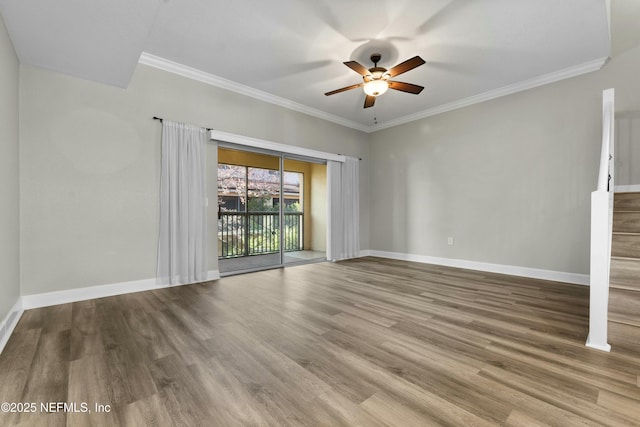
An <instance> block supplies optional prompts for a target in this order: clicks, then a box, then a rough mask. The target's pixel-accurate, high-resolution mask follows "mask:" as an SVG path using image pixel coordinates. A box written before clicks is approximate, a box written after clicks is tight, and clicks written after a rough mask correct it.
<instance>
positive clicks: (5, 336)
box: [0, 298, 24, 354]
mask: <svg viewBox="0 0 640 427" xmlns="http://www.w3.org/2000/svg"><path fill="white" fill-rule="evenodd" d="M22 313H24V309H23V308H22V298H18V300H17V301H16V303H15V304H14V305H13V307H11V310H9V313H7V315H6V316H5V318H4V319H2V321H1V322H0V354H1V353H2V350H4V346H5V345H7V342H8V341H9V337H10V336H11V334H12V333H13V330H14V329H15V328H16V325H17V324H18V321H19V320H20V317H22Z"/></svg>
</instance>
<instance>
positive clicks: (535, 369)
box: [0, 258, 640, 427]
mask: <svg viewBox="0 0 640 427" xmlns="http://www.w3.org/2000/svg"><path fill="white" fill-rule="evenodd" d="M587 313H588V288H587V287H583V286H575V285H565V284H559V283H554V282H545V281H540V280H533V279H523V278H517V277H509V276H501V275H497V274H488V273H481V272H473V271H468V270H459V269H453V268H446V267H437V266H429V265H423V264H412V263H407V262H400V261H390V260H383V259H377V258H362V259H357V260H352V261H348V262H341V263H335V264H332V263H321V264H311V265H305V266H299V267H292V268H289V269H284V270H270V271H265V272H260V273H253V274H249V275H242V276H234V277H227V278H224V279H222V280H219V281H217V282H210V283H205V284H201V285H192V286H184V287H179V288H168V289H163V290H159V291H151V292H142V293H137V294H129V295H123V296H117V297H110V298H103V299H98V300H92V301H86V302H78V303H73V304H66V305H60V306H55V307H49V308H43V309H37V310H29V311H27V312H25V313H24V316H23V317H22V319H21V321H20V323H19V325H18V327H17V328H16V331H15V333H14V334H13V336H12V337H11V339H10V341H9V343H8V344H7V347H6V348H5V350H4V352H3V353H2V355H0V402H22V403H30V402H35V403H37V404H38V405H40V402H70V403H75V404H76V405H77V406H78V408H77V409H78V411H80V412H56V413H42V412H40V410H39V408H38V411H36V413H22V414H18V413H3V414H0V425H3V426H4V425H14V424H19V425H28V426H32V425H51V426H55V425H65V424H66V425H71V426H85V425H105V426H117V425H129V426H142V425H160V426H164V425H167V426H169V425H194V426H213V425H224V426H226V425H296V426H298V425H309V426H317V425H326V426H334V425H362V426H376V425H396V426H414V425H415V426H428V425H457V426H471V425H478V426H487V425H508V426H534V425H553V426H562V427H566V426H572V425H593V426H596V425H640V377H639V376H640V354H639V353H638V351H637V347H634V345H636V346H637V343H636V344H634V343H631V344H630V345H629V346H627V347H620V348H617V349H616V348H614V349H613V351H612V352H611V353H604V352H599V351H597V350H591V349H588V348H586V347H585V346H584V343H585V340H586V334H587V327H588V319H587ZM83 402H85V403H86V404H87V408H88V409H90V410H92V413H82V412H81V411H82V409H83V407H82V406H81V405H82V403H83ZM96 404H102V405H110V408H111V410H110V412H102V413H97V412H95V405H96Z"/></svg>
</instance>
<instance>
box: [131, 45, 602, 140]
mask: <svg viewBox="0 0 640 427" xmlns="http://www.w3.org/2000/svg"><path fill="white" fill-rule="evenodd" d="M608 60H609V57H608V56H607V57H604V58H598V59H596V60H593V61H589V62H585V63H583V64H579V65H575V66H573V67H569V68H565V69H563V70H559V71H554V72H552V73H548V74H544V75H542V76H538V77H534V78H532V79H529V80H524V81H522V82H518V83H514V84H511V85H507V86H503V87H501V88H498V89H494V90H490V91H487V92H484V93H481V94H478V95H474V96H470V97H468V98H464V99H460V100H458V101H454V102H450V103H447V104H442V105H438V106H436V107H433V108H429V109H427V110H423V111H419V112H417V113H413V114H409V115H406V116H402V117H398V118H397V119H393V120H389V121H386V122H382V123H378V124H377V125H372V126H369V125H364V124H361V123H358V122H355V121H353V120H349V119H345V118H343V117H340V116H337V115H335V114H330V113H327V112H325V111H321V110H318V109H317V108H311V107H308V106H306V105H303V104H300V103H298V102H294V101H291V100H289V99H285V98H282V97H279V96H276V95H272V94H270V93H267V92H263V91H261V90H258V89H254V88H252V87H249V86H246V85H243V84H240V83H236V82H233V81H231V80H227V79H224V78H222V77H218V76H215V75H213V74H209V73H206V72H204V71H200V70H197V69H195V68H191V67H188V66H186V65H182V64H179V63H177V62H173V61H170V60H168V59H164V58H161V57H159V56H155V55H151V54H150V53H147V52H142V54H141V55H140V59H139V61H138V62H139V63H140V64H144V65H148V66H150V67H154V68H158V69H160V70H163V71H167V72H169V73H173V74H177V75H180V76H183V77H187V78H189V79H192V80H196V81H199V82H202V83H206V84H208V85H211V86H215V87H219V88H222V89H226V90H229V91H232V92H236V93H239V94H241V95H245V96H249V97H251V98H255V99H259V100H260V101H264V102H268V103H270V104H274V105H278V106H280V107H283V108H287V109H290V110H293V111H297V112H299V113H303V114H306V115H309V116H312V117H317V118H319V119H323V120H327V121H329V122H333V123H336V124H339V125H342V126H346V127H349V128H352V129H356V130H359V131H362V132H366V133H372V132H376V131H379V130H382V129H387V128H390V127H394V126H398V125H402V124H405V123H409V122H413V121H416V120H420V119H424V118H426V117H431V116H435V115H438V114H442V113H446V112H448V111H453V110H457V109H459V108H463V107H468V106H470V105H474V104H479V103H481V102H484V101H489V100H492V99H496V98H500V97H503V96H506V95H511V94H514V93H517V92H522V91H525V90H529V89H533V88H535V87H538V86H544V85H547V84H550V83H555V82H558V81H560V80H565V79H569V78H572V77H577V76H580V75H582V74H586V73H590V72H592V71H598V70H599V69H601V68H602V67H603V66H604V65H605V64H606V63H607V61H608Z"/></svg>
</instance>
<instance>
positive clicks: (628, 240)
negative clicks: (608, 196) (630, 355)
mask: <svg viewBox="0 0 640 427" xmlns="http://www.w3.org/2000/svg"><path fill="white" fill-rule="evenodd" d="M609 321H610V322H611V323H610V325H609V326H610V328H612V327H613V328H618V329H617V330H620V328H627V329H626V330H627V331H628V330H630V328H639V329H637V330H636V329H631V330H634V331H640V193H616V194H615V195H614V203H613V235H612V242H611V275H610V282H609ZM615 344H616V343H614V342H612V345H615Z"/></svg>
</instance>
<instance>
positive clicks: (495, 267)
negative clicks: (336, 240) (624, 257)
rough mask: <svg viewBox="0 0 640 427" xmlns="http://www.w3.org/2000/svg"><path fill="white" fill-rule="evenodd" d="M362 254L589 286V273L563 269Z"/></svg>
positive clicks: (374, 252)
mask: <svg viewBox="0 0 640 427" xmlns="http://www.w3.org/2000/svg"><path fill="white" fill-rule="evenodd" d="M360 254H361V256H376V257H381V258H389V259H397V260H403V261H412V262H419V263H422V264H436V265H444V266H447V267H457V268H465V269H468V270H478V271H486V272H490V273H500V274H508V275H511V276H521V277H530V278H533V279H542V280H551V281H555V282H564V283H573V284H576V285H586V286H589V275H588V274H577V273H565V272H562V271H553V270H541V269H538V268H529V267H518V266H514V265H503V264H491V263H486V262H478V261H467V260H463V259H455V258H439V257H431V256H424V255H414V254H404V253H400V252H385V251H376V250H365V251H360Z"/></svg>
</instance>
